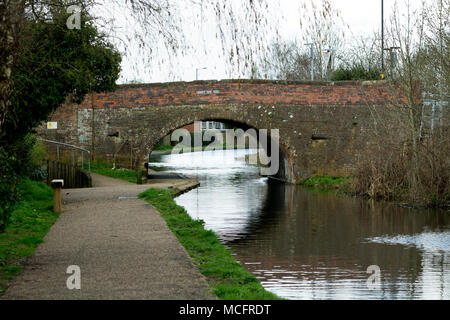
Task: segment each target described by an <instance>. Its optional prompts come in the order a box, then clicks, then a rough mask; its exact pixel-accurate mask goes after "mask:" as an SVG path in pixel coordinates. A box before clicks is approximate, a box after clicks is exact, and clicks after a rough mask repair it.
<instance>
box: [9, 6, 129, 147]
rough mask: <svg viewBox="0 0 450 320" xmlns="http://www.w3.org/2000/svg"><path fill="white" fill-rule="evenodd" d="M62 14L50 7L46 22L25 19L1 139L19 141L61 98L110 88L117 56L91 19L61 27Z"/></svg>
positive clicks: (80, 97)
mask: <svg viewBox="0 0 450 320" xmlns="http://www.w3.org/2000/svg"><path fill="white" fill-rule="evenodd" d="M67 18H68V15H67V13H65V12H64V11H54V12H53V16H52V20H53V21H52V23H48V22H41V21H30V20H28V21H26V23H25V24H24V26H23V31H22V37H21V42H20V46H19V53H18V56H17V60H16V64H15V67H14V69H13V81H14V91H13V94H12V97H11V102H12V106H11V110H10V112H9V113H8V117H7V123H6V132H4V134H5V136H4V137H2V140H4V141H5V142H7V143H8V144H10V143H14V142H15V141H18V140H22V139H23V138H24V137H25V136H26V135H27V134H28V133H29V132H30V131H31V130H32V129H33V128H35V127H36V126H37V125H39V124H40V123H41V122H42V121H44V120H46V119H47V117H48V116H49V114H50V113H51V112H53V111H54V110H55V109H56V108H57V107H58V106H60V105H61V104H62V103H64V102H65V100H66V98H67V97H71V99H72V100H73V101H75V102H81V101H82V100H83V98H84V96H85V94H86V93H88V92H102V91H110V90H114V89H115V87H116V84H115V82H116V80H117V78H118V76H119V72H120V66H119V65H120V61H121V58H120V55H119V53H118V52H117V51H116V50H114V48H113V47H112V45H111V44H110V43H108V42H106V41H105V40H104V38H103V35H102V34H100V33H99V32H98V30H97V28H96V27H95V26H94V24H93V22H92V21H91V20H90V18H89V17H88V16H86V15H83V16H82V25H81V29H80V30H77V29H73V30H70V29H68V28H67V26H66V20H67Z"/></svg>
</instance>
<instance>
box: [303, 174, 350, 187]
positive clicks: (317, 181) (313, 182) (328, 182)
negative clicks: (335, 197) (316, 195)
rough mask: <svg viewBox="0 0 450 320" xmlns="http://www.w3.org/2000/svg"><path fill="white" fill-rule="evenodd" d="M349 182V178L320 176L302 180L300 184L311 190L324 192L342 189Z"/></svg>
mask: <svg viewBox="0 0 450 320" xmlns="http://www.w3.org/2000/svg"><path fill="white" fill-rule="evenodd" d="M348 181H349V178H348V177H339V176H320V177H311V178H307V179H304V180H301V181H300V182H299V184H300V185H302V186H305V187H309V188H319V189H322V190H329V189H337V188H342V187H343V185H345V184H346V183H348Z"/></svg>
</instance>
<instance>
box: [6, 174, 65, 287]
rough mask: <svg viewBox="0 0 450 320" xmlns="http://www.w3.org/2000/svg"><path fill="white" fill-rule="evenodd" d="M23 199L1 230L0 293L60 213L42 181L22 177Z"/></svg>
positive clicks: (51, 193) (48, 189)
mask: <svg viewBox="0 0 450 320" xmlns="http://www.w3.org/2000/svg"><path fill="white" fill-rule="evenodd" d="M19 190H20V195H19V197H20V202H19V203H18V204H17V206H16V208H15V210H14V212H13V213H12V216H11V219H10V224H9V226H8V227H7V229H6V231H5V232H4V233H0V294H2V293H4V292H5V290H6V288H7V286H8V283H9V281H10V280H12V279H13V278H14V277H15V276H16V275H17V274H19V273H20V272H21V271H22V269H23V267H22V265H21V263H22V261H23V259H24V258H27V257H30V256H32V255H33V253H34V251H35V250H36V248H37V246H38V245H39V244H40V243H42V242H43V239H44V237H45V235H46V234H47V232H48V230H49V229H50V227H51V226H52V225H53V224H54V223H55V221H56V220H57V218H58V215H57V214H55V213H53V191H52V189H51V188H50V187H48V186H47V185H45V184H44V183H41V182H33V181H30V180H28V179H25V180H23V182H22V183H21V184H20V185H19Z"/></svg>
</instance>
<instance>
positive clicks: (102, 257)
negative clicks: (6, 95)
mask: <svg viewBox="0 0 450 320" xmlns="http://www.w3.org/2000/svg"><path fill="white" fill-rule="evenodd" d="M93 183H94V188H91V189H74V190H64V197H63V203H64V206H63V208H64V212H63V214H61V216H60V218H59V219H58V221H57V222H56V223H55V225H54V226H53V227H52V228H51V230H50V232H49V233H48V234H47V236H46V237H45V242H44V243H43V244H41V245H40V246H39V247H38V249H37V250H36V253H35V255H34V256H33V257H32V258H30V259H29V260H28V261H27V263H26V267H25V270H24V272H23V273H22V274H21V275H19V276H18V277H17V278H16V279H15V280H14V281H13V283H12V285H11V287H10V288H9V289H8V291H7V292H6V294H5V295H4V296H3V297H2V299H151V300H154V299H168V300H169V299H170V300H175V299H215V296H214V295H212V294H211V293H210V288H209V286H208V284H207V282H206V280H205V278H204V277H203V276H202V275H201V274H200V273H199V271H198V269H197V268H196V266H195V265H194V264H193V263H192V261H191V259H190V258H189V255H188V254H187V252H186V250H185V249H184V248H183V247H182V246H181V245H180V243H179V242H178V241H177V240H176V238H175V236H174V235H173V234H172V232H171V231H170V230H169V229H168V227H167V225H166V223H165V221H164V220H163V219H162V218H161V217H160V215H159V212H158V211H157V210H156V209H155V208H154V207H152V206H150V205H149V204H147V203H146V202H144V201H143V200H140V199H136V198H133V197H135V196H136V195H137V194H139V193H140V192H142V191H144V190H146V189H148V188H149V187H156V188H168V187H170V186H174V187H178V188H180V189H184V188H188V187H192V185H193V182H192V181H186V180H173V181H167V180H164V181H153V182H152V185H143V186H138V185H134V184H131V183H127V182H123V181H121V180H116V179H111V178H107V177H103V176H99V175H95V174H94V175H93ZM71 265H77V266H79V267H80V269H81V290H69V289H67V286H66V281H67V278H68V277H69V276H70V275H69V274H67V273H66V271H67V268H68V267H69V266H71Z"/></svg>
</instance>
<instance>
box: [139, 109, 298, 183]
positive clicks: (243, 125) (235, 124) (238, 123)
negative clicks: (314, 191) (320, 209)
mask: <svg viewBox="0 0 450 320" xmlns="http://www.w3.org/2000/svg"><path fill="white" fill-rule="evenodd" d="M197 121H198V122H201V121H216V122H222V123H224V124H226V125H228V126H229V127H231V128H233V129H242V130H243V131H244V132H247V130H249V129H255V130H256V132H258V130H259V129H266V128H256V127H255V126H253V125H251V124H249V123H247V122H244V121H242V120H236V119H229V118H224V117H214V116H205V117H196V118H195V120H194V121H192V120H191V119H189V120H181V121H180V120H178V121H175V124H174V125H172V126H167V125H166V126H165V127H164V128H163V129H162V130H161V131H159V134H158V135H156V136H154V139H152V142H151V143H149V145H148V146H147V150H146V151H145V152H146V153H147V154H150V153H151V151H152V150H153V148H154V147H155V145H156V144H157V143H158V142H159V141H160V140H161V139H162V138H164V137H166V136H168V135H171V134H172V133H173V132H174V131H175V130H177V129H181V128H183V127H185V126H188V125H191V124H193V123H195V122H197ZM267 132H268V134H269V137H268V141H267V143H266V146H267V147H268V150H267V149H266V150H265V152H266V154H267V155H268V156H269V157H271V156H272V155H273V153H272V152H271V150H270V148H271V145H272V141H271V140H272V137H271V136H270V130H268V131H267ZM277 140H279V141H276V142H274V144H276V145H278V151H279V152H278V156H279V159H278V170H277V173H276V174H274V175H268V176H269V177H270V178H274V179H277V180H280V181H283V182H294V179H293V172H292V170H293V168H292V163H291V161H290V159H291V157H289V156H288V155H287V148H286V146H285V144H284V143H283V140H282V137H279V139H277ZM246 141H247V140H246ZM211 142H213V141H211Z"/></svg>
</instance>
